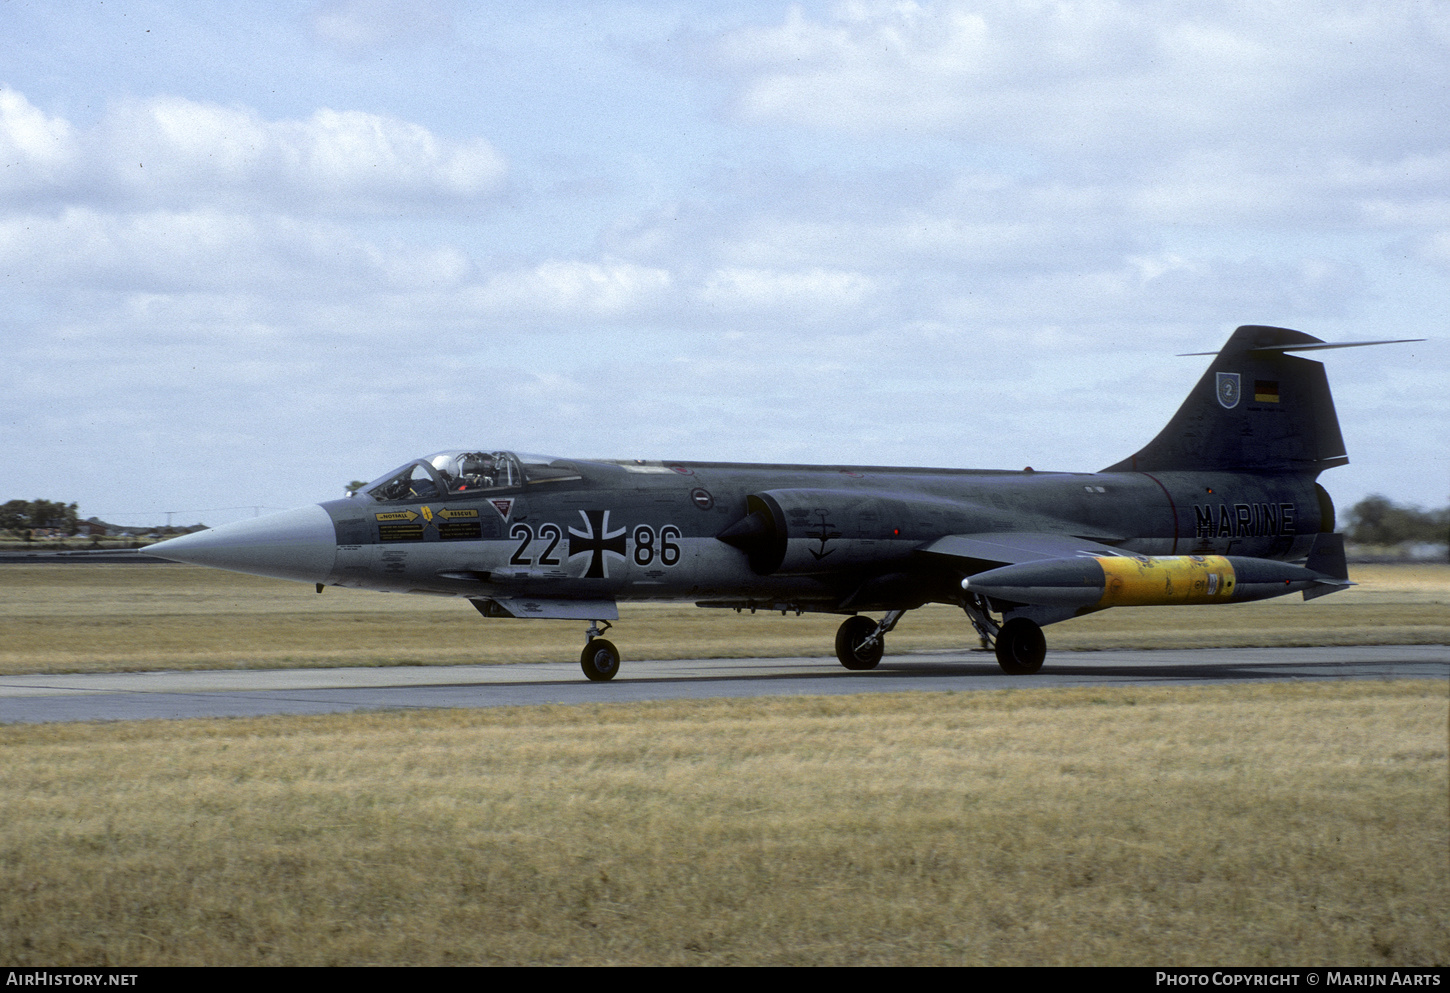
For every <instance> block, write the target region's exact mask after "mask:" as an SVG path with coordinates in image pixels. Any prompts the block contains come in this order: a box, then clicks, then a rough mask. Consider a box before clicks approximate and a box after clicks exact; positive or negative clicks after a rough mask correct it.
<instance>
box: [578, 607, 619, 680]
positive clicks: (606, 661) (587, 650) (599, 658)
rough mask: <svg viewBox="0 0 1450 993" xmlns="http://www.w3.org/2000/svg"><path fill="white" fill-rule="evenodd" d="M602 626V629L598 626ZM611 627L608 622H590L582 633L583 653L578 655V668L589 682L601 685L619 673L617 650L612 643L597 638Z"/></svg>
mask: <svg viewBox="0 0 1450 993" xmlns="http://www.w3.org/2000/svg"><path fill="white" fill-rule="evenodd" d="M600 624H603V625H604V627H602V628H601V627H600V626H599V625H600ZM611 626H612V625H610V623H609V622H608V621H590V622H589V630H588V631H586V632H584V651H582V652H580V653H579V666H580V668H582V669H583V670H584V675H585V676H587V677H588V678H589V681H590V682H594V683H603V682H606V681H608V680H611V679H613V678H614V676H615V673H617V672H619V649H617V648H615V647H614V642H612V641H607V640H606V639H604V638H601V637H599V636H600V635H601V634H603V633H604V632H605V631H608V630H609V628H610V627H611Z"/></svg>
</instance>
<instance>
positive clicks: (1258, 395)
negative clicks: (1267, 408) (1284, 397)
mask: <svg viewBox="0 0 1450 993" xmlns="http://www.w3.org/2000/svg"><path fill="white" fill-rule="evenodd" d="M1254 400H1255V401H1256V402H1258V403H1278V402H1279V381H1278V380H1276V379H1275V380H1270V379H1256V380H1254Z"/></svg>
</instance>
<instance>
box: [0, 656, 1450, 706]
mask: <svg viewBox="0 0 1450 993" xmlns="http://www.w3.org/2000/svg"><path fill="white" fill-rule="evenodd" d="M1297 679H1315V680H1326V679H1450V646H1446V645H1370V646H1358V647H1337V648H1215V649H1192V650H1181V651H1144V652H1130V651H1108V652H1053V653H1050V654H1049V655H1048V657H1047V663H1046V665H1044V666H1043V669H1042V671H1041V672H1039V673H1038V674H1037V675H1035V676H1007V675H1004V674H1003V673H1002V671H1001V669H999V668H998V667H997V662H996V659H995V658H994V657H993V656H992V655H990V654H989V653H986V652H967V653H962V652H949V653H948V652H943V653H918V654H905V655H893V656H888V657H887V658H886V659H884V660H883V661H882V663H881V665H880V666H879V667H878V668H876V669H875V670H873V671H871V672H848V671H846V670H845V669H843V668H841V666H840V665H839V664H838V663H837V662H836V660H835V659H834V658H773V659H771V658H757V659H681V660H677V661H670V662H630V661H627V660H626V661H625V663H624V665H623V667H622V668H621V670H620V675H618V676H617V677H615V679H614V680H613V681H612V682H608V683H591V682H588V681H587V680H585V679H584V676H583V674H582V673H581V672H580V671H579V666H578V664H577V663H569V662H550V663H537V664H523V665H476V666H407V667H397V668H354V669H229V670H216V671H206V672H141V673H121V674H113V675H58V676H57V675H50V676H6V677H0V723H22V722H25V723H35V722H46V721H96V720H103V721H115V720H141V719H145V718H173V719H174V718H185V717H249V716H257V715H262V714H322V713H336V712H341V711H350V710H369V709H378V708H403V709H407V708H419V707H500V706H516V705H533V704H545V703H557V704H579V703H599V702H612V703H622V702H632V701H639V700H674V699H682V698H691V699H701V698H707V697H753V696H786V695H804V694H822V693H829V694H845V693H882V692H902V691H908V690H916V691H935V692H940V691H945V690H957V691H961V690H995V689H1004V688H1007V687H1017V688H1029V687H1055V686H1058V687H1060V686H1169V685H1180V684H1209V683H1227V682H1259V681H1263V680H1297Z"/></svg>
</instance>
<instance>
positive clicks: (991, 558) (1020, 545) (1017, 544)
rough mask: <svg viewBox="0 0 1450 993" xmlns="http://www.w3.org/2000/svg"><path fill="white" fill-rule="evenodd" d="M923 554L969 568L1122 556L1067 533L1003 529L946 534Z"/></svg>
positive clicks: (1107, 548) (1104, 546)
mask: <svg viewBox="0 0 1450 993" xmlns="http://www.w3.org/2000/svg"><path fill="white" fill-rule="evenodd" d="M920 552H921V553H922V554H924V555H934V556H938V557H941V558H947V559H955V560H957V561H959V562H961V563H962V564H963V565H964V566H966V567H968V568H969V569H971V571H974V572H975V571H978V570H981V569H987V568H992V567H994V566H999V565H1016V564H1017V563H1019V562H1037V561H1040V560H1043V559H1066V558H1074V557H1076V556H1080V555H1085V556H1095V555H1122V554H1123V553H1122V552H1121V551H1119V550H1118V549H1116V548H1114V547H1113V546H1112V545H1104V544H1103V543H1101V542H1098V541H1093V540H1091V539H1089V538H1078V537H1074V536H1073V535H1070V534H1049V533H1044V532H1032V531H1002V532H997V533H991V534H949V535H947V536H946V537H944V538H938V539H937V540H936V541H933V542H932V543H931V544H930V545H927V546H926V547H925V548H922V549H920Z"/></svg>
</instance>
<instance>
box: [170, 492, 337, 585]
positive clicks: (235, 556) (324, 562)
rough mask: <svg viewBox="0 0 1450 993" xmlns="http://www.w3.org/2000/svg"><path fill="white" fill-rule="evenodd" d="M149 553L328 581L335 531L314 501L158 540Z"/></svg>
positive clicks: (237, 569) (334, 551)
mask: <svg viewBox="0 0 1450 993" xmlns="http://www.w3.org/2000/svg"><path fill="white" fill-rule="evenodd" d="M146 554H147V555H154V556H156V557H157V558H162V559H170V560H171V561H173V562H189V563H191V564H192V565H208V566H211V567H212V568H214V569H230V570H231V571H232V572H249V573H251V574H252V575H254V576H273V577H276V578H277V579H297V580H301V581H302V582H305V583H325V582H327V577H328V574H330V573H331V572H332V566H333V563H334V562H335V561H336V560H337V530H336V528H334V527H333V526H332V518H331V517H329V516H328V515H327V511H325V510H323V509H322V508H321V507H319V506H317V505H316V504H313V505H312V506H310V507H298V508H297V509H296V510H284V511H283V512H282V513H280V514H268V515H267V516H266V517H256V518H253V519H252V520H249V521H237V522H236V523H234V524H223V525H222V526H221V527H218V528H212V529H211V530H209V531H198V532H196V533H195V534H186V535H182V536H181V537H180V538H172V539H170V540H169V541H160V542H157V543H156V544H154V545H150V546H148V547H147V548H146Z"/></svg>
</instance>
